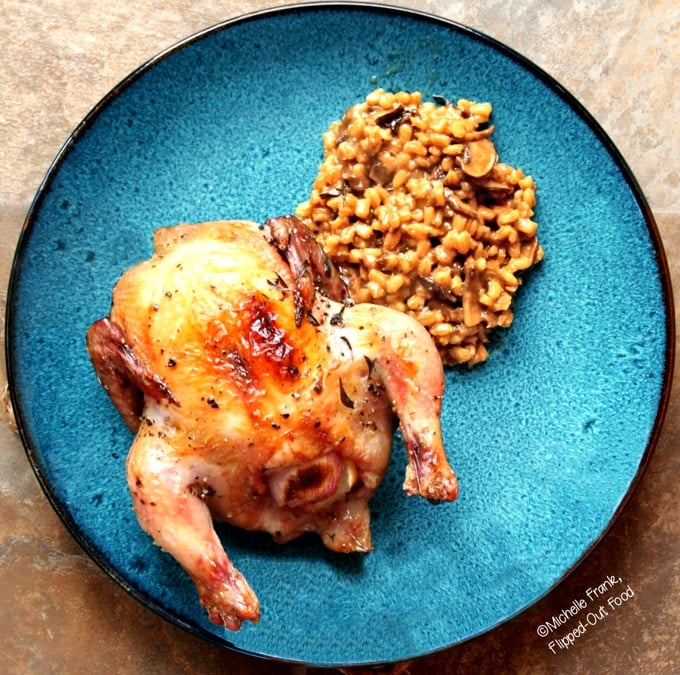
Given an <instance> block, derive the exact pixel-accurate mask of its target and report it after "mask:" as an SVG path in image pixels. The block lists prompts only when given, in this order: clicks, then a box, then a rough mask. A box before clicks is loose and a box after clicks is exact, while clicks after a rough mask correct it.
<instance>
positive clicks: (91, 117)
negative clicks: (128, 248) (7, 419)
mask: <svg viewBox="0 0 680 675" xmlns="http://www.w3.org/2000/svg"><path fill="white" fill-rule="evenodd" d="M324 10H350V11H358V12H371V13H376V12H377V13H381V14H387V15H397V16H402V17H412V18H414V19H418V20H425V21H428V22H431V23H434V24H437V25H439V26H441V27H443V28H447V29H449V30H451V31H453V32H458V33H461V34H463V35H466V36H468V37H471V38H473V39H475V40H477V41H480V42H482V43H484V44H485V45H486V46H487V47H490V48H491V49H493V50H495V51H497V52H500V53H501V54H503V55H505V56H507V57H509V58H510V59H512V60H513V61H514V62H515V63H516V64H518V65H519V66H520V67H521V68H523V69H525V70H526V71H528V72H529V73H530V74H531V75H533V76H534V77H536V78H538V79H539V80H541V82H543V84H545V85H546V86H547V87H548V88H549V89H550V90H551V91H553V92H554V93H555V94H557V95H558V96H559V97H560V98H561V99H562V100H563V101H564V103H565V104H566V105H567V106H568V107H569V108H570V109H571V110H572V111H573V112H575V113H576V114H577V115H578V116H579V117H580V118H581V119H582V120H583V121H584V122H585V123H586V125H587V126H588V128H589V129H590V130H591V131H592V132H593V133H594V134H595V136H596V137H597V139H598V141H599V142H600V143H601V144H602V146H603V148H604V149H605V151H606V152H607V154H609V156H610V157H611V159H612V160H613V162H614V164H615V165H616V166H617V168H618V169H619V171H620V172H621V175H622V178H623V179H624V181H625V183H626V184H627V185H628V187H629V189H630V191H631V194H632V196H633V197H634V199H635V201H636V203H637V205H638V208H639V209H640V211H641V214H642V217H643V219H644V221H645V225H646V228H647V230H648V233H649V237H650V241H651V247H652V250H653V253H654V256H655V266H656V269H657V272H658V276H659V282H660V285H661V304H662V305H663V308H664V311H665V336H664V337H665V340H666V345H665V350H664V364H663V374H662V378H661V388H660V391H659V397H658V405H657V412H656V416H655V419H654V423H653V425H652V427H651V430H650V433H649V439H648V441H647V444H646V446H645V449H644V451H643V453H642V455H641V458H640V463H639V465H638V468H637V471H636V473H635V475H634V476H633V477H632V479H631V481H630V483H629V485H628V488H627V490H626V492H625V493H624V494H623V496H622V497H621V500H620V502H619V504H618V506H617V508H616V509H615V511H614V514H613V515H612V517H611V519H610V520H609V521H608V522H607V524H606V525H605V527H604V528H603V529H602V531H601V532H600V533H599V535H598V536H597V537H596V538H595V540H593V541H592V542H591V543H590V545H589V546H588V548H587V549H585V550H584V551H583V553H582V554H581V556H580V557H579V558H578V560H577V561H576V562H575V563H574V564H573V565H572V567H570V568H569V569H567V570H566V571H565V572H564V574H563V575H562V576H561V577H560V578H559V579H557V580H556V581H555V582H554V583H553V584H552V585H551V586H550V587H549V588H547V589H545V591H544V592H543V593H542V594H541V595H539V596H537V597H535V598H534V599H533V600H532V601H531V602H530V604H528V605H527V606H525V607H523V608H520V609H519V610H518V611H516V612H515V613H513V614H511V615H508V616H505V617H504V618H502V619H500V620H499V621H497V622H496V623H494V624H493V625H490V626H488V627H486V628H484V629H483V630H481V631H479V632H477V633H475V634H472V635H470V636H468V637H466V638H464V639H462V640H458V641H456V642H452V643H450V644H448V645H446V646H443V647H440V648H437V649H433V650H430V651H426V652H419V653H417V654H414V655H413V656H411V657H405V658H420V657H424V656H427V655H430V654H434V653H437V652H440V651H444V650H447V649H452V648H454V647H456V646H458V645H461V644H463V643H466V642H470V641H472V640H475V639H478V638H480V637H481V636H483V635H485V634H487V633H489V632H491V631H493V630H495V629H497V628H498V627H499V626H501V625H503V624H505V623H507V622H509V621H511V620H513V619H516V618H517V617H519V616H521V615H522V614H524V613H525V612H528V611H529V610H530V609H531V608H532V607H534V606H535V605H536V604H537V603H538V602H540V601H541V600H542V599H543V598H545V597H547V596H548V595H550V594H551V593H552V592H554V591H555V590H556V589H557V588H558V587H559V586H561V585H562V584H563V583H564V582H565V580H566V579H567V578H568V577H569V576H571V574H573V572H574V571H575V570H576V569H577V568H579V567H580V566H581V565H582V564H583V563H584V562H585V560H586V559H587V558H589V557H590V555H591V554H592V553H593V551H594V550H595V548H597V546H598V545H599V544H600V542H601V541H602V540H603V539H604V538H605V537H606V535H607V534H608V533H609V531H610V530H611V528H612V526H613V525H614V523H615V522H616V521H617V520H618V518H619V516H620V515H621V513H622V512H623V510H624V509H625V508H626V506H627V504H628V502H629V501H630V499H631V497H632V496H633V494H634V493H635V491H636V490H637V488H638V486H639V484H640V482H641V480H642V478H643V476H644V474H645V473H646V470H647V467H648V465H649V463H650V460H651V457H652V455H653V453H654V451H655V450H656V447H657V445H658V442H659V438H660V436H661V432H662V430H663V426H664V423H665V420H666V415H667V410H668V405H669V401H670V398H671V389H672V381H673V373H674V366H675V349H676V344H675V343H676V322H675V305H674V298H673V288H672V283H671V275H670V267H669V264H668V259H667V256H666V253H665V250H664V246H663V241H662V238H661V235H660V232H659V229H658V225H657V223H656V219H655V217H654V214H653V212H652V209H651V207H650V205H649V203H648V201H647V199H646V197H645V195H644V192H643V190H642V188H641V186H640V184H639V182H638V180H637V178H636V177H635V175H634V174H633V172H632V170H631V168H630V166H629V164H628V163H627V161H626V160H625V158H624V157H623V155H622V153H621V152H620V151H619V149H618V147H617V146H616V145H615V144H614V142H613V141H612V139H611V138H610V136H609V135H608V134H607V132H606V131H605V130H604V128H603V127H602V126H601V124H600V123H599V122H598V121H597V120H596V118H595V117H594V116H593V115H592V114H591V113H590V112H589V111H588V110H587V109H586V107H585V106H584V105H583V104H582V103H581V102H580V101H579V100H578V99H577V98H576V96H574V95H573V94H572V93H571V92H570V91H569V90H568V89H567V88H566V87H564V86H563V85H562V84H561V83H560V82H559V81H558V80H557V79H556V78H555V77H553V76H552V75H550V74H549V73H548V72H547V71H546V70H544V69H543V68H542V67H540V66H538V65H537V64H536V63H535V62H534V61H532V60H531V59H529V58H528V57H526V56H524V55H523V54H522V53H520V52H519V51H517V50H516V49H514V48H512V47H510V46H509V45H507V44H505V43H504V42H501V41H500V40H499V39H497V38H494V37H492V36H490V35H488V34H486V33H484V32H483V31H481V30H479V29H476V28H472V27H470V26H467V25H465V24H463V23H460V22H458V21H455V20H453V19H449V18H447V17H443V16H439V15H436V14H433V13H430V12H428V11H425V10H420V9H414V8H408V7H403V6H398V5H393V4H383V3H377V2H373V1H370V2H363V1H358V0H336V1H330V2H327V1H325V0H310V1H306V2H301V3H296V4H284V5H280V6H274V7H266V8H262V9H258V10H255V11H252V12H246V13H243V14H239V15H236V16H234V17H230V18H228V19H225V20H223V21H220V22H218V23H215V24H212V25H210V26H207V27H206V28H203V29H201V30H199V31H196V32H193V33H191V34H189V35H187V36H185V37H183V38H181V39H180V40H177V41H176V42H174V43H172V44H170V45H169V46H168V47H166V48H164V49H162V50H161V51H159V52H157V53H156V54H155V55H153V56H151V57H150V58H148V59H147V60H146V61H144V62H143V63H142V64H141V65H139V66H137V67H136V68H135V69H133V70H132V71H131V72H130V73H129V74H128V75H126V76H125V77H124V78H123V79H122V80H121V81H120V82H118V83H117V84H116V85H114V86H113V87H112V88H111V89H110V90H109V91H108V92H107V93H106V94H105V95H104V96H102V97H101V98H100V99H99V101H98V102H97V103H95V105H94V106H93V107H92V108H91V109H90V111H89V112H88V113H87V114H86V115H85V116H84V117H83V119H82V120H81V121H80V122H79V123H78V124H77V125H76V127H75V128H74V129H73V131H71V133H70V134H69V135H68V137H67V139H66V140H65V142H64V143H63V145H62V146H61V148H60V149H59V150H58V152H57V153H56V155H55V157H54V159H53V160H52V161H51V162H50V164H49V166H48V169H47V171H46V173H45V174H44V176H43V178H42V180H41V181H40V183H39V185H38V188H37V190H36V192H35V195H34V197H33V200H32V202H31V204H30V207H29V209H28V212H27V215H26V217H25V219H24V222H23V224H22V227H21V230H20V233H19V237H18V240H17V242H16V247H15V251H14V255H13V260H12V263H11V267H10V276H9V282H8V286H7V300H6V307H5V335H4V347H5V368H6V373H7V382H8V390H9V402H10V405H11V409H12V412H13V417H14V420H15V423H16V427H17V431H18V435H19V437H20V439H21V442H22V445H23V447H24V451H25V453H26V456H27V458H28V460H29V464H30V465H31V469H32V471H33V473H34V475H35V477H36V479H37V481H38V483H39V485H40V487H41V489H42V491H43V493H44V495H45V496H46V498H47V500H48V502H49V504H50V506H51V507H52V509H53V510H54V511H55V512H56V514H57V515H58V517H59V518H60V520H61V521H62V523H63V524H64V526H65V527H66V529H67V531H68V532H69V533H70V535H71V536H72V537H73V538H74V539H75V541H76V542H77V543H78V545H79V546H80V547H81V548H82V549H83V551H84V552H85V553H86V554H87V555H88V557H89V558H90V559H91V560H92V561H93V562H94V563H96V565H97V566H98V567H99V568H100V569H101V570H102V571H103V572H104V573H105V574H106V575H107V576H109V578H111V579H112V580H113V581H114V582H115V583H116V585H118V586H119V587H120V588H122V589H123V590H124V591H125V592H126V593H127V594H128V595H129V596H131V597H132V598H134V599H135V600H136V601H137V602H139V603H140V604H141V605H142V606H143V607H144V608H146V609H149V610H151V611H153V612H154V613H155V614H157V615H159V616H160V617H162V618H163V619H165V620H166V621H169V622H170V623H172V624H173V625H176V626H178V627H179V628H182V629H183V630H185V631H187V632H188V633H190V634H192V635H194V636H196V637H199V638H201V639H203V640H204V641H206V642H208V643H211V644H214V645H217V646H219V647H222V648H227V649H231V650H233V651H236V652H239V653H242V654H245V655H248V656H252V657H256V658H258V659H262V660H270V661H276V662H280V663H291V664H300V665H309V666H320V667H336V668H337V667H351V666H360V665H364V666H365V665H378V664H381V663H384V661H379V660H378V661H356V662H350V663H345V662H338V663H336V662H328V663H309V662H307V661H304V660H295V659H290V658H284V657H280V656H276V655H267V654H262V653H259V652H255V651H251V650H248V649H245V648H243V647H241V646H238V645H235V644H233V643H232V642H231V641H230V640H228V639H227V638H228V634H227V633H225V637H220V636H219V635H216V634H214V633H211V632H208V631H206V630H205V629H203V628H202V627H201V626H200V625H198V624H195V623H193V622H191V621H186V620H184V619H181V618H180V617H178V616H176V615H174V614H173V613H172V612H170V611H169V610H168V609H167V608H166V607H164V606H163V605H162V604H161V603H159V602H157V601H156V600H154V599H153V598H150V597H148V596H147V594H146V593H144V592H143V591H140V590H138V589H135V588H133V587H132V586H131V585H130V584H129V583H128V582H127V581H125V579H123V578H122V577H121V576H120V574H119V573H118V571H117V570H115V569H113V567H112V565H111V564H110V563H109V562H107V561H106V560H104V559H103V556H100V555H99V552H98V550H97V546H96V545H95V544H94V542H92V541H91V540H90V538H89V537H88V536H87V534H86V533H85V532H83V531H82V530H81V528H80V526H79V525H78V523H77V522H76V521H75V519H74V518H73V517H72V516H71V515H70V513H69V510H68V508H66V505H65V504H64V503H63V500H62V498H61V497H60V496H59V495H58V494H56V492H55V490H54V489H53V487H52V486H51V484H50V481H49V480H48V478H47V476H46V475H45V472H44V469H43V467H42V465H41V462H40V459H39V457H38V452H37V450H36V448H34V447H33V443H32V441H31V439H30V436H31V434H30V431H29V429H28V428H27V425H26V424H25V422H24V420H23V417H22V413H21V410H22V407H23V406H22V403H21V400H20V395H19V393H18V392H17V391H16V371H17V368H16V367H15V363H14V360H13V358H12V355H13V342H14V338H13V336H14V305H15V302H16V298H17V286H18V277H19V276H20V274H21V263H22V258H23V254H24V251H25V249H26V247H27V243H28V240H29V237H30V233H31V230H32V226H33V224H34V222H35V219H36V217H37V215H38V214H39V212H40V209H41V206H42V203H43V200H44V198H45V196H46V194H47V193H48V191H49V188H50V186H51V184H52V181H53V180H54V178H55V176H56V175H57V174H58V172H59V169H60V167H61V165H62V164H63V163H64V162H65V160H66V159H67V157H68V155H69V153H70V151H71V150H72V149H73V147H74V146H75V145H76V144H77V143H78V141H79V139H80V138H81V136H82V135H83V134H84V133H86V132H87V130H88V129H89V128H90V127H91V126H92V125H93V124H94V123H95V122H96V120H97V118H98V116H99V115H100V114H101V113H102V112H103V111H105V110H106V109H107V107H108V106H109V105H110V104H111V103H112V102H113V101H115V100H116V98H117V97H118V96H119V95H120V94H121V93H122V92H123V91H124V90H125V89H127V88H128V87H129V86H131V85H132V84H133V83H134V82H136V81H137V80H138V79H139V78H140V77H142V76H143V75H144V74H145V73H147V72H148V71H150V70H151V69H153V68H154V67H155V66H157V65H158V64H159V63H161V62H162V61H164V60H165V59H166V58H168V57H169V56H171V55H173V54H174V53H176V52H178V51H181V50H182V49H185V48H187V47H188V46H190V45H192V44H194V43H196V42H198V41H200V40H202V39H204V38H206V37H208V36H210V35H212V34H216V33H219V32H222V31H226V30H229V29H230V28H232V27H234V26H238V25H240V24H243V23H247V22H250V21H258V20H266V19H268V18H271V17H274V16H277V15H282V14H291V13H303V12H310V11H311V12H314V11H324Z"/></svg>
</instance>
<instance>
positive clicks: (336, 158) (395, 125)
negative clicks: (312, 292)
mask: <svg viewBox="0 0 680 675" xmlns="http://www.w3.org/2000/svg"><path fill="white" fill-rule="evenodd" d="M490 116H491V105H490V104H488V103H475V102H472V101H468V100H460V101H458V102H457V103H456V104H455V105H454V104H453V103H451V102H450V101H447V100H445V99H442V98H440V97H436V100H434V101H421V95H420V93H418V92H412V93H411V92H404V91H402V92H397V93H391V92H386V91H384V90H382V89H377V90H375V91H373V92H371V93H370V94H369V95H368V96H367V97H366V100H365V101H362V102H360V103H357V104H356V105H353V106H352V107H351V108H349V109H348V110H347V111H346V112H345V114H344V115H343V117H342V119H340V120H338V121H336V122H333V123H332V124H331V125H330V127H329V129H328V131H327V132H326V133H325V134H324V137H323V149H324V158H323V162H322V164H321V166H320V167H319V172H318V175H317V177H316V179H315V181H314V184H313V186H312V190H311V195H310V197H309V199H308V200H307V201H306V202H304V203H302V204H300V205H299V206H298V208H297V211H296V213H297V215H298V216H299V217H300V218H301V219H302V220H303V221H304V223H305V224H306V225H307V226H308V227H309V228H310V229H311V230H312V232H314V234H315V236H316V238H317V239H318V240H319V242H320V243H321V244H322V246H323V247H324V249H325V250H326V252H327V253H328V255H329V257H330V258H331V259H332V260H333V262H334V263H335V264H336V265H337V266H338V267H339V268H340V269H341V271H342V273H343V274H344V275H345V276H346V277H347V279H348V280H349V287H350V293H351V296H352V298H353V299H354V300H355V301H356V302H371V303H378V304H381V305H386V306H388V307H392V308H394V309H397V310H399V311H401V312H405V313H407V314H408V315H409V316H412V317H414V318H415V319H417V320H418V321H419V322H420V323H422V324H423V325H424V326H425V327H426V328H427V329H428V331H429V333H430V334H431V335H432V337H433V339H434V340H435V343H436V344H437V347H438V349H439V350H440V353H441V356H442V359H443V360H444V363H446V364H459V363H466V364H469V365H473V364H475V363H479V362H481V361H484V360H485V359H486V358H487V356H488V352H487V348H486V344H487V342H488V339H489V334H490V332H491V331H492V330H494V329H496V328H499V327H504V328H507V327H509V326H510V324H511V323H512V320H513V312H512V301H513V298H514V296H515V293H516V292H517V289H518V288H519V286H520V284H521V275H522V273H523V272H525V271H526V270H528V269H529V268H530V267H532V266H533V265H535V264H536V263H537V262H539V261H540V260H541V259H542V258H543V249H542V247H541V246H540V244H539V243H538V239H537V224H536V222H535V221H534V220H533V219H532V217H533V213H534V212H533V208H534V206H535V204H536V185H535V184H534V182H533V180H532V179H531V177H530V176H526V175H524V173H523V171H522V170H521V169H518V168H513V167H511V166H509V165H508V164H504V163H501V162H500V161H499V157H498V153H497V152H496V148H495V146H494V143H493V141H492V139H491V137H492V134H493V132H494V127H493V125H491V124H490V123H489V122H490Z"/></svg>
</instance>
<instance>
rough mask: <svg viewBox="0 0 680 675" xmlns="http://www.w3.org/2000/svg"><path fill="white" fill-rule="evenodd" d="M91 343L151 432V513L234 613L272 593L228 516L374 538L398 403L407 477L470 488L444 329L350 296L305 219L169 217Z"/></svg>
mask: <svg viewBox="0 0 680 675" xmlns="http://www.w3.org/2000/svg"><path fill="white" fill-rule="evenodd" d="M87 348H88V351H89V354H90V358H91V360H92V363H93V365H94V368H95V370H96V373H97V376H98V377H99V380H100V382H101V383H102V385H103V386H104V387H105V389H106V390H107V392H108V394H109V396H110V397H111V399H112V401H113V403H114V404H115V406H116V407H117V409H118V410H119V412H120V413H121V415H122V417H123V419H124V420H125V422H126V424H127V426H128V427H129V428H130V430H131V431H133V432H134V433H135V438H134V441H133V444H132V447H131V449H130V453H129V455H128V460H127V479H128V485H129V489H130V492H131V494H132V498H133V503H134V508H135V512H136V515H137V518H138V520H139V523H140V525H141V526H142V528H143V529H144V530H145V531H146V532H147V533H148V534H149V535H150V536H151V537H153V539H154V541H155V542H156V543H157V544H158V545H159V546H161V547H162V548H163V549H164V550H165V551H167V552H169V553H170V554H171V555H172V556H174V558H175V559H176V560H177V561H178V562H179V563H180V564H181V565H182V567H184V569H185V570H186V571H187V572H188V574H189V575H191V577H192V579H193V581H194V582H195V584H196V587H197V589H198V592H199V596H200V600H201V602H202V604H203V605H204V606H205V608H206V609H207V611H208V614H209V616H210V619H211V620H212V621H214V622H215V623H217V624H220V625H224V626H225V627H227V628H229V629H232V630H237V629H238V628H239V627H240V626H241V624H242V622H243V621H245V620H250V621H257V620H258V619H259V615H260V608H259V603H258V600H257V597H256V595H255V593H254V592H253V590H252V589H251V588H250V586H249V585H248V583H247V582H246V580H245V579H244V577H243V576H242V575H241V574H240V573H239V572H238V570H236V569H235V567H234V566H233V565H232V563H231V562H230V560H229V558H228V557H227V555H226V553H225V551H224V549H223V547H222V544H221V542H220V540H219V538H218V537H217V535H216V533H215V530H214V529H213V518H215V519H219V520H224V521H227V522H229V523H232V524H234V525H236V526H238V527H242V528H245V529H248V530H260V531H266V532H269V533H271V534H272V536H273V537H274V539H275V540H276V541H280V542H285V541H288V540H290V539H293V538H295V537H297V536H299V535H300V534H302V533H304V532H316V533H318V534H319V535H320V537H321V538H322V540H323V543H324V544H325V545H326V546H327V547H328V548H330V549H332V550H333V551H340V552H351V551H369V550H370V549H371V534H370V529H369V510H368V500H369V499H370V497H371V495H372V494H373V493H374V491H375V490H376V488H377V487H378V485H379V483H380V481H381V479H382V477H383V475H384V473H385V470H386V468H387V463H388V459H389V454H390V450H391V445H392V432H393V427H392V421H393V413H396V415H397V417H398V419H399V423H400V429H401V433H402V436H403V438H404V443H405V446H406V449H407V454H408V466H407V468H406V478H405V482H404V489H405V491H406V492H407V493H409V494H414V495H415V494H418V495H422V496H424V497H426V498H427V499H430V500H432V501H441V500H453V499H455V498H456V496H457V482H456V477H455V475H454V473H453V471H452V469H451V468H450V466H449V464H448V462H447V459H446V456H445V454H444V449H443V447H442V438H441V431H440V425H439V415H440V410H441V399H442V393H443V387H444V378H443V369H442V364H441V360H440V358H439V355H438V353H437V350H436V348H435V346H434V344H433V342H432V339H431V338H430V336H429V335H428V333H427V332H426V330H425V329H424V328H423V327H422V326H421V325H420V324H418V323H417V322H416V321H415V320H413V319H411V318H409V317H407V316H406V315H404V314H401V313H398V312H396V311H394V310H391V309H388V308H385V307H378V306H375V305H351V303H350V302H349V301H348V300H347V297H346V287H345V285H344V283H343V280H342V279H341V278H340V276H339V275H338V273H337V271H336V270H335V268H334V267H333V266H332V265H331V264H330V263H329V262H328V260H327V258H326V257H325V255H324V253H323V251H322V250H321V248H320V247H319V246H318V244H317V243H316V242H315V240H314V239H313V237H312V236H311V234H310V233H309V231H308V230H307V229H306V228H305V227H304V226H303V225H302V223H300V221H298V220H297V219H296V218H294V217H290V216H286V217H282V218H275V219H272V220H270V221H268V222H267V223H266V224H265V226H259V225H257V224H255V223H251V222H247V221H219V222H209V223H202V224H197V225H188V224H185V225H179V226H176V227H171V228H164V229H159V230H158V231H157V232H156V233H155V235H154V254H153V257H152V258H151V259H149V260H147V261H145V262H142V263H140V264H138V265H137V266H135V267H133V268H132V269H130V270H128V271H127V272H126V273H125V274H124V275H123V276H122V277H121V279H120V280H119V281H118V283H117V284H116V286H115V288H114V291H113V301H112V306H111V311H110V314H109V316H108V317H106V318H103V319H100V320H99V321H96V322H95V323H94V324H93V325H92V326H91V327H90V329H89V331H88V334H87Z"/></svg>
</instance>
